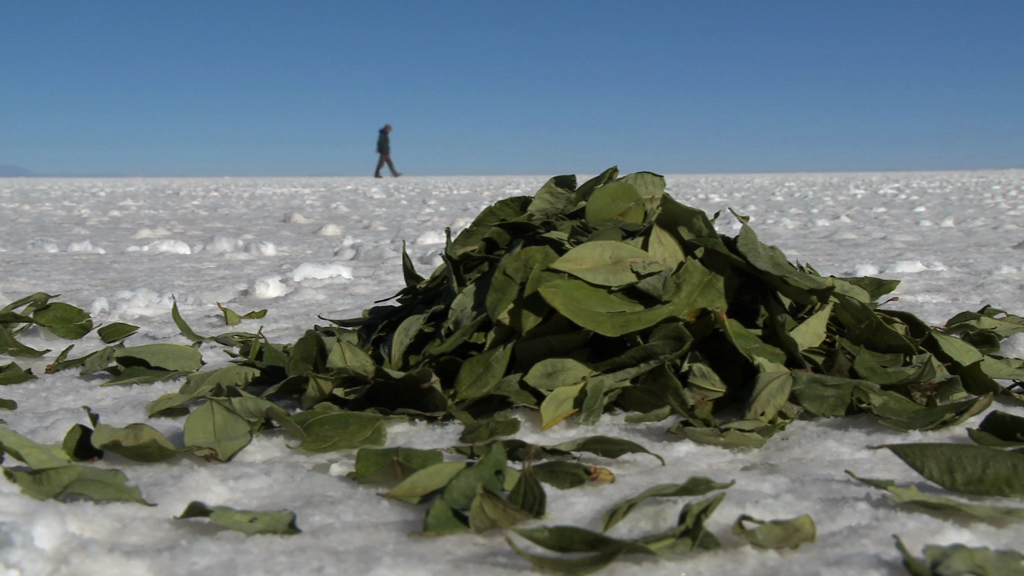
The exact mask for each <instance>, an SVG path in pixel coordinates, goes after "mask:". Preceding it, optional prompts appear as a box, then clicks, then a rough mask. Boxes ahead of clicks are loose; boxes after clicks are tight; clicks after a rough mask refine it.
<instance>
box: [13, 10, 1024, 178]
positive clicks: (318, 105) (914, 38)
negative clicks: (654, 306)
mask: <svg viewBox="0 0 1024 576" xmlns="http://www.w3.org/2000/svg"><path fill="white" fill-rule="evenodd" d="M1022 23H1024V1H1022V0H973V1H971V0H962V1H949V0H923V1H917V0H884V1H874V0H856V1H855V0H849V1H839V0H808V1H804V0H779V1H771V0H748V1H743V0H713V1H712V0H707V1H702V2H696V1H687V0H665V1H649V0H628V1H621V2H611V1H601V0H586V1H584V0H537V1H535V0H516V1H509V2H491V1H487V0H472V1H456V0H452V1H445V0H431V1H428V0H388V1H386V2H368V1H366V0H359V1H345V0H304V1H303V0H299V1H295V2H283V1H281V0H272V1H263V0H201V1H200V0H124V1H114V0H90V1H81V0H66V1H57V0H31V1H14V0H11V1H7V2H2V3H0V165H14V166H19V167H22V168H25V169H28V170H31V171H32V172H34V173H37V174H47V175H56V174H67V175H106V174H117V175H166V176H221V175H233V176H245V175H251V176H286V175H287V176H295V175H328V174H331V175H334V174H337V175H369V174H371V173H372V171H373V168H374V166H375V164H376V154H375V151H374V145H375V140H376V136H377V130H378V129H379V128H380V127H381V126H383V125H384V124H385V123H391V124H392V125H394V132H392V134H391V141H392V151H393V157H394V159H395V162H396V164H397V167H398V169H399V170H400V171H402V172H404V173H406V174H409V175H442V174H537V175H551V174H563V173H594V172H597V171H600V170H602V169H604V168H606V167H608V166H611V165H618V166H619V167H620V168H621V169H622V170H623V171H627V172H632V171H637V170H651V171H654V172H661V173H686V172H780V171H783V172H788V171H862V170H868V171H876V170H946V169H971V168H1007V167H1024V104H1022V103H1024V31H1022V28H1021V24H1022Z"/></svg>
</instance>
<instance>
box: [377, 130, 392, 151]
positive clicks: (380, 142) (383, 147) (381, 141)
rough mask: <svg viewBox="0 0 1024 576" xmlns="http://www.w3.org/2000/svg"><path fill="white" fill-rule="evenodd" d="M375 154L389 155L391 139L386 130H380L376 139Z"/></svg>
mask: <svg viewBox="0 0 1024 576" xmlns="http://www.w3.org/2000/svg"><path fill="white" fill-rule="evenodd" d="M377 154H391V139H390V138H388V131H387V129H386V128H381V129H380V136H378V137H377Z"/></svg>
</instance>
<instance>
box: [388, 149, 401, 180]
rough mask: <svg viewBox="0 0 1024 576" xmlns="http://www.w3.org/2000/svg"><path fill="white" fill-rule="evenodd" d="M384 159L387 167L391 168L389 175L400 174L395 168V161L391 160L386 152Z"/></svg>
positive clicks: (396, 175)
mask: <svg viewBox="0 0 1024 576" xmlns="http://www.w3.org/2000/svg"><path fill="white" fill-rule="evenodd" d="M385 159H386V161H387V163H388V168H389V169H390V170H391V175H392V176H395V177H396V178H397V177H398V176H400V174H399V173H398V170H395V163H394V162H392V161H391V155H390V154H388V155H387V156H385Z"/></svg>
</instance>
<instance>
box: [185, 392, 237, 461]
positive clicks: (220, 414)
mask: <svg viewBox="0 0 1024 576" xmlns="http://www.w3.org/2000/svg"><path fill="white" fill-rule="evenodd" d="M184 432H185V447H186V449H194V450H195V453H196V455H198V456H201V457H204V458H207V459H213V460H219V461H221V462H227V461H228V460H231V458H233V457H234V456H235V454H237V453H238V452H239V451H240V450H241V449H242V448H245V447H246V446H248V445H249V442H251V441H252V426H251V425H250V424H249V421H248V420H246V419H245V418H242V417H241V416H239V415H238V414H237V413H236V412H235V411H234V410H232V409H231V407H230V405H229V404H227V403H226V402H223V401H220V400H207V401H206V402H205V403H204V404H203V405H202V406H200V407H199V408H196V409H195V410H194V411H193V412H192V413H191V414H189V417H188V418H187V419H186V420H185V426H184Z"/></svg>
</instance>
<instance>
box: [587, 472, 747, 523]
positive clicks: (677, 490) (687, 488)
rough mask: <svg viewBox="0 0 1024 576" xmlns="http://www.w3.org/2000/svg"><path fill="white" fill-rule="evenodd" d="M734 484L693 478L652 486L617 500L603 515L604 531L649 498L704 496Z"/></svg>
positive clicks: (698, 477)
mask: <svg viewBox="0 0 1024 576" xmlns="http://www.w3.org/2000/svg"><path fill="white" fill-rule="evenodd" d="M735 483H736V482H735V480H733V481H730V482H715V481H714V480H711V479H710V478H704V477H702V476H693V477H690V478H689V479H687V480H686V482H684V483H682V484H658V485H657V486H652V487H651V488H648V489H647V490H644V491H643V492H641V493H640V494H638V495H636V496H634V497H632V498H626V499H624V500H619V501H618V502H616V503H615V504H613V505H612V507H611V508H610V509H609V510H608V511H607V512H605V513H604V531H605V532H607V531H608V530H611V528H612V527H613V526H615V525H616V524H618V523H619V522H620V521H621V520H622V519H623V518H625V517H626V516H628V515H629V514H630V512H632V511H633V510H634V509H635V508H636V507H637V506H639V505H640V504H641V503H643V502H644V501H645V500H648V499H650V498H671V497H680V496H703V495H704V494H707V493H709V492H712V491H715V490H724V489H726V488H729V487H730V486H732V485H733V484H735Z"/></svg>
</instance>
